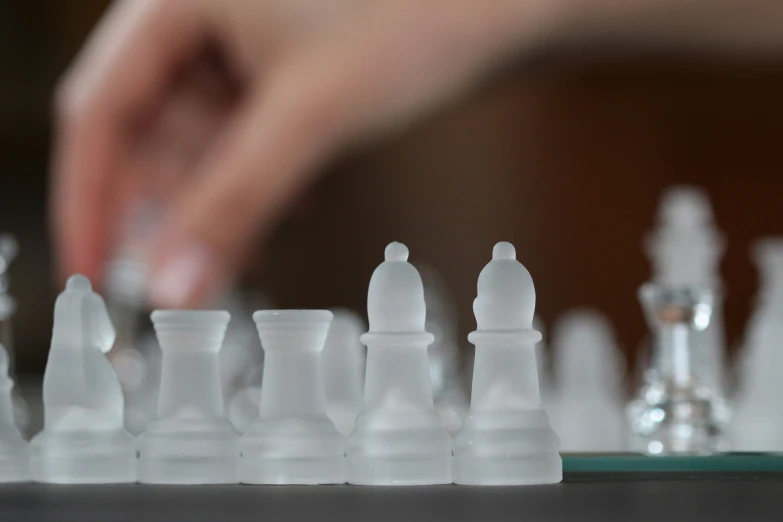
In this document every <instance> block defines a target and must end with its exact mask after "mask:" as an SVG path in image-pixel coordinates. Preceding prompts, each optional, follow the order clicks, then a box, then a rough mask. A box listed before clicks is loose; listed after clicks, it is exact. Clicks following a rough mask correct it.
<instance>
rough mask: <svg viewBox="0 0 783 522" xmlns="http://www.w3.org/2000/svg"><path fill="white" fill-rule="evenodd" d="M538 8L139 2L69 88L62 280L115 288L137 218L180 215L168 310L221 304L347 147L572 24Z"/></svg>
mask: <svg viewBox="0 0 783 522" xmlns="http://www.w3.org/2000/svg"><path fill="white" fill-rule="evenodd" d="M556 5H557V2H538V1H535V0H482V1H478V0H427V1H421V0H396V1H394V2H382V1H375V0H324V1H319V2H316V1H308V0H301V1H294V0H268V1H250V0H122V1H119V2H117V3H116V4H115V5H114V6H113V7H112V8H111V10H110V12H109V13H108V14H107V16H106V17H105V18H104V20H103V21H102V22H101V24H100V25H99V27H98V29H97V31H96V32H95V34H94V35H93V36H92V38H91V40H90V42H89V43H88V45H87V46H86V48H85V49H84V51H83V52H82V54H81V56H80V57H79V59H78V60H77V62H76V63H75V65H74V66H73V67H72V69H71V70H70V71H69V72H68V73H67V75H66V77H65V79H64V81H63V82H62V85H61V87H60V90H59V95H58V104H57V129H56V131H57V141H56V150H55V156H54V165H53V178H54V179H53V182H54V185H53V200H52V210H53V212H52V216H53V224H54V232H55V237H56V242H57V247H58V253H59V263H60V272H61V275H62V276H63V278H64V277H67V276H68V275H69V274H72V273H76V272H78V273H83V274H85V275H87V276H88V277H90V278H91V279H93V280H94V281H96V282H99V281H100V280H101V276H102V273H103V270H104V265H105V262H106V260H107V257H108V255H109V254H110V252H111V249H112V248H113V247H114V245H113V240H112V238H113V237H114V236H115V235H116V234H117V233H118V229H119V223H120V222H121V221H122V220H123V219H125V217H126V214H127V212H128V208H130V207H131V206H132V205H133V203H134V202H136V201H138V200H140V199H142V200H143V199H153V200H155V201H156V202H157V203H159V206H160V208H162V209H163V216H162V222H161V224H160V227H159V230H158V231H157V233H156V235H155V240H154V243H153V244H152V245H151V246H150V248H149V252H150V257H149V263H150V270H151V277H150V288H149V295H150V298H151V299H152V301H153V304H154V305H156V306H160V307H183V306H194V305H198V304H199V303H201V302H203V300H204V299H206V298H208V297H210V296H213V295H214V294H215V293H216V292H217V291H219V290H220V289H221V288H222V287H223V286H224V285H225V284H226V283H227V282H228V281H230V279H231V278H232V277H233V275H234V274H235V273H236V271H237V270H239V269H240V268H241V266H242V264H243V263H244V262H245V261H246V258H247V256H248V252H249V250H250V249H249V245H250V244H251V239H252V238H254V237H257V236H263V235H265V234H268V233H269V231H270V229H271V227H273V226H274V223H275V220H276V219H277V218H278V216H279V215H280V214H281V212H282V211H283V210H284V209H285V207H286V205H287V204H289V203H290V202H291V201H292V199H293V198H294V197H295V196H296V195H297V194H298V193H299V192H300V191H301V190H302V189H303V187H305V186H306V185H307V183H308V181H309V180H310V178H311V177H312V176H313V175H314V174H315V173H316V172H317V168H318V166H319V165H320V164H322V163H323V162H324V161H325V160H326V159H328V158H329V157H330V156H331V155H333V154H334V153H335V152H336V151H338V150H339V149H340V148H341V147H344V146H346V145H349V144H351V143H353V142H355V141H357V140H359V139H361V138H363V137H364V136H366V135H368V134H372V133H375V132H379V131H383V130H386V129H389V128H390V127H393V126H395V125H399V124H404V123H406V122H408V121H410V120H411V119H413V118H415V117H417V116H419V115H421V114H423V113H425V112H426V111H427V110H428V109H430V108H431V107H433V106H437V105H439V104H442V103H443V102H444V100H448V99H449V98H451V97H453V96H454V95H456V94H458V93H460V92H461V91H463V90H464V89H465V88H467V87H469V86H470V85H471V84H472V83H473V82H474V80H475V79H476V78H478V77H480V75H481V73H482V72H484V71H486V70H487V69H488V68H490V67H491V66H493V65H495V63H496V62H498V61H499V60H501V59H502V58H504V57H505V56H506V55H507V54H510V53H512V52H514V51H516V49H517V48H518V47H520V46H524V44H525V43H527V42H531V43H532V42H536V41H537V40H538V39H540V38H541V37H542V36H543V35H544V34H545V33H546V32H547V31H548V30H549V28H550V26H551V25H552V24H553V23H555V22H556V21H557V18H558V17H557V9H556V7H555V6H556Z"/></svg>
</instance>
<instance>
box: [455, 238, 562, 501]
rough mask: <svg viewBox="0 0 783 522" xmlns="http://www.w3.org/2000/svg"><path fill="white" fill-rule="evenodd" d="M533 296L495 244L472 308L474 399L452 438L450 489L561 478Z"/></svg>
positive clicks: (506, 247) (526, 277)
mask: <svg viewBox="0 0 783 522" xmlns="http://www.w3.org/2000/svg"><path fill="white" fill-rule="evenodd" d="M535 305H536V291H535V287H534V286H533V279H532V278H531V277H530V274H529V273H528V271H527V270H526V269H525V267H524V266H522V264H521V263H519V262H518V261H517V260H516V252H515V250H514V247H513V245H511V244H510V243H498V244H497V245H495V248H494V249H493V251H492V261H491V262H490V263H489V264H488V265H487V266H486V267H485V268H484V270H482V271H481V275H479V279H478V297H476V300H475V301H473V311H474V313H475V315H476V323H477V325H478V329H477V330H476V331H475V332H472V333H471V334H470V335H469V336H468V340H469V341H470V342H471V343H473V344H474V345H476V359H475V363H474V369H473V393H472V398H471V403H470V410H469V411H468V416H467V418H466V419H465V423H464V425H463V428H462V431H460V432H459V433H458V434H457V436H456V437H455V438H454V482H455V483H457V484H467V485H487V486H490V485H497V486H500V485H522V484H550V483H554V482H560V481H561V480H562V479H563V461H562V460H561V458H560V455H559V454H558V446H559V440H558V438H557V435H555V432H554V431H553V430H552V428H551V427H550V425H549V418H548V417H547V414H546V413H545V412H544V410H543V409H542V408H541V397H540V391H539V386H538V370H537V366H536V352H535V344H536V343H537V342H538V341H540V340H541V333H539V332H538V331H536V330H534V329H533V313H534V311H535Z"/></svg>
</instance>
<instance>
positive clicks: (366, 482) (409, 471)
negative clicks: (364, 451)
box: [346, 453, 452, 486]
mask: <svg viewBox="0 0 783 522" xmlns="http://www.w3.org/2000/svg"><path fill="white" fill-rule="evenodd" d="M346 467H347V472H348V483H349V484H356V485H363V486H426V485H435V484H451V483H452V480H451V456H450V455H448V454H445V453H444V454H443V455H437V456H432V457H428V458H421V457H415V456H414V457H409V458H406V457H404V456H399V457H386V458H367V457H358V456H355V457H349V458H348V459H346Z"/></svg>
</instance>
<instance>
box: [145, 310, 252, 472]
mask: <svg viewBox="0 0 783 522" xmlns="http://www.w3.org/2000/svg"><path fill="white" fill-rule="evenodd" d="M229 320H230V315H229V313H228V312H225V311H192V310H157V311H155V312H153V313H152V322H153V324H154V325H155V331H156V332H157V336H158V340H159V342H160V347H161V351H162V354H163V361H162V368H161V384H160V394H159V398H158V418H157V420H156V421H154V422H152V423H150V424H149V425H148V426H147V429H146V430H145V431H144V433H142V434H141V435H140V436H139V438H138V441H137V442H138V449H139V482H142V483H147V484H230V483H236V482H238V481H239V475H238V473H239V454H240V452H239V436H238V435H237V434H236V432H234V430H233V428H232V427H231V423H229V422H228V420H227V419H225V418H224V416H223V396H222V393H221V386H220V349H221V346H222V343H223V338H224V336H225V333H226V327H227V326H228V322H229Z"/></svg>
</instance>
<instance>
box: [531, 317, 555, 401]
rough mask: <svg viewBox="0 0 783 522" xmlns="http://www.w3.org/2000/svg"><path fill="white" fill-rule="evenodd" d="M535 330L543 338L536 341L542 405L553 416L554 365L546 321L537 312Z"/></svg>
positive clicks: (534, 323)
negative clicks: (550, 354) (550, 353)
mask: <svg viewBox="0 0 783 522" xmlns="http://www.w3.org/2000/svg"><path fill="white" fill-rule="evenodd" d="M533 330H536V331H537V332H539V333H540V334H541V336H542V337H541V340H540V341H539V342H538V343H536V368H538V390H539V393H541V407H542V408H544V411H546V412H547V414H548V415H549V416H550V417H551V416H552V414H551V412H550V411H549V409H550V407H552V404H553V401H554V400H555V399H554V395H555V384H554V382H552V365H551V360H550V357H549V351H548V349H547V339H546V335H545V334H544V321H543V319H541V317H540V316H539V315H538V314H536V315H534V316H533Z"/></svg>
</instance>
